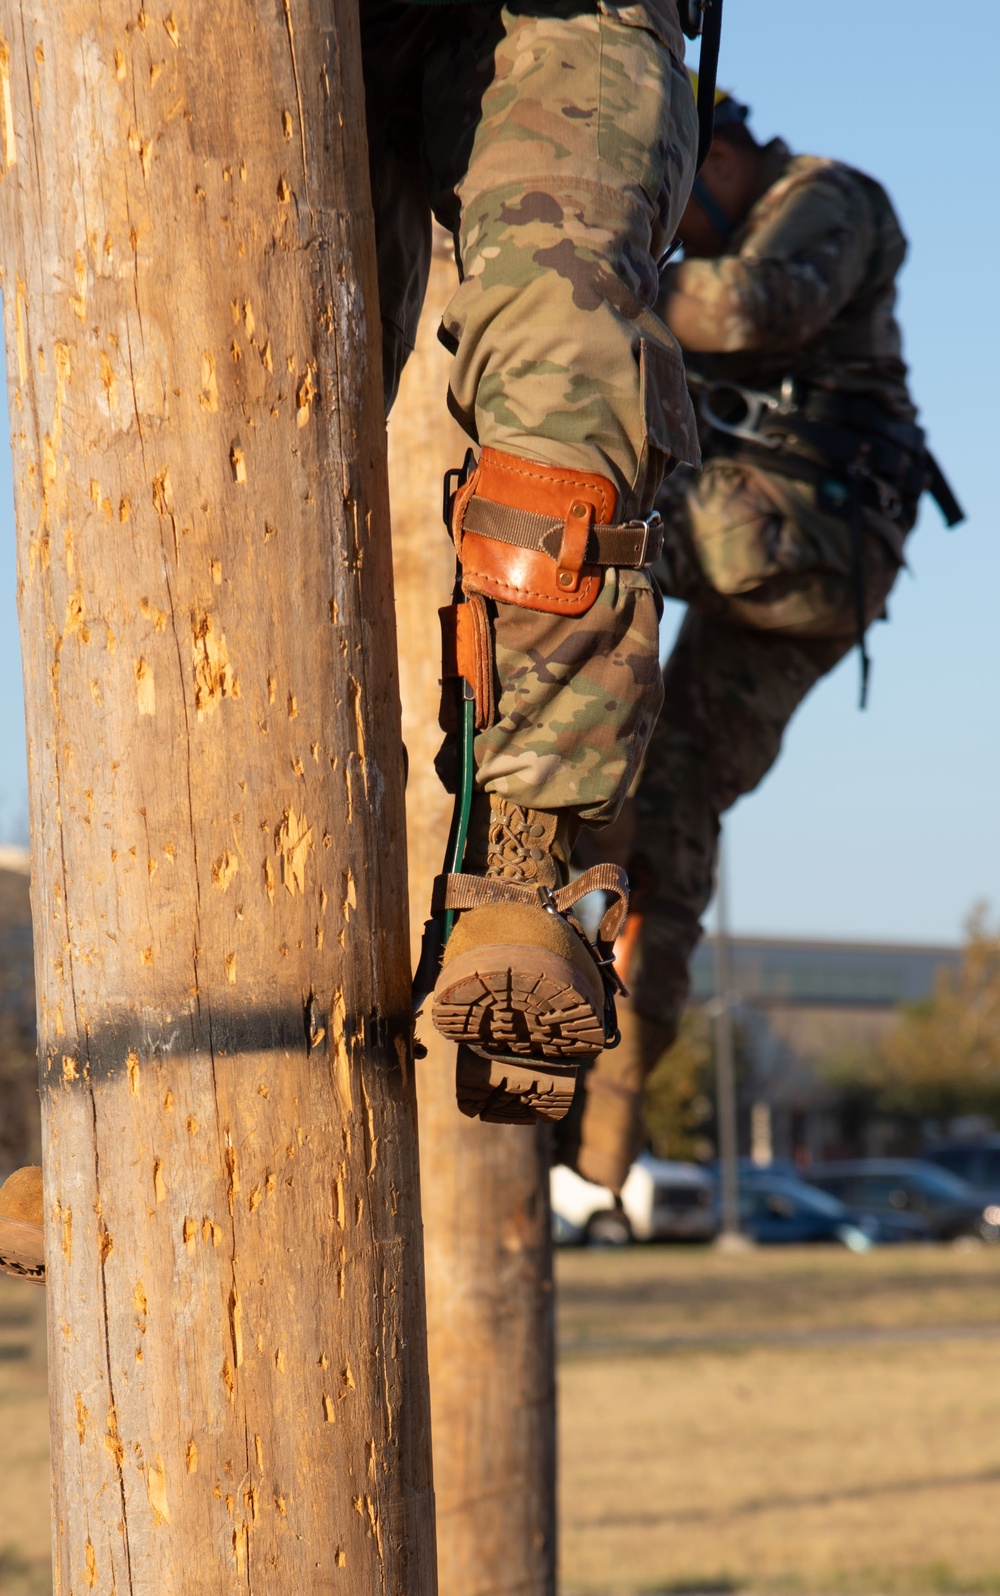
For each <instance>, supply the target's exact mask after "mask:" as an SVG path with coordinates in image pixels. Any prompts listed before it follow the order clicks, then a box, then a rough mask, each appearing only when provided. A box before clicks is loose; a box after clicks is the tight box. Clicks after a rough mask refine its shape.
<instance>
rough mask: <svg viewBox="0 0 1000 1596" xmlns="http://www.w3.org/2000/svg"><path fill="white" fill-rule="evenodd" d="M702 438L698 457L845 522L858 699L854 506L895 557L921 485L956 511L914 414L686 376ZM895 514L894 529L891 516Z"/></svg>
mask: <svg viewBox="0 0 1000 1596" xmlns="http://www.w3.org/2000/svg"><path fill="white" fill-rule="evenodd" d="M689 382H690V384H691V387H692V390H693V393H694V397H695V401H696V404H697V407H698V411H699V415H700V417H701V420H702V423H703V424H704V427H705V429H707V433H708V437H707V439H706V440H705V446H704V451H703V452H704V455H705V459H706V461H708V460H711V459H712V458H713V457H716V458H718V457H723V456H724V457H725V458H726V459H727V460H732V461H734V462H736V463H744V462H745V463H746V464H748V465H755V466H758V467H759V468H760V469H761V470H763V471H770V472H774V473H775V474H776V475H778V476H786V477H790V478H791V479H792V480H794V481H798V482H808V483H810V484H811V485H812V486H813V487H814V488H815V489H816V497H817V503H818V505H819V508H820V509H822V510H824V511H826V512H827V513H829V514H833V515H842V516H844V518H845V519H846V520H848V521H849V523H850V527H851V541H852V574H853V587H854V604H855V622H856V626H857V639H858V648H859V650H860V654H861V708H862V709H863V708H864V706H865V703H866V699H867V690H868V676H869V671H870V660H869V657H868V650H867V646H866V632H867V617H866V606H865V573H864V530H865V527H864V524H863V519H862V511H863V510H864V509H871V510H874V511H875V512H877V514H876V517H875V519H873V520H872V521H870V522H869V523H868V527H869V529H870V530H871V531H873V532H874V533H875V534H876V535H877V536H878V537H879V538H880V539H881V541H882V542H883V543H884V544H885V546H886V547H887V548H888V549H889V551H890V553H891V554H892V555H893V557H894V558H895V559H896V560H897V561H898V562H899V563H900V564H902V563H903V536H904V533H905V532H906V531H908V530H909V525H910V523H911V522H912V519H913V517H914V515H915V513H916V507H917V501H918V500H919V498H920V496H921V494H922V493H924V492H928V493H930V495H931V497H932V498H933V499H934V500H935V502H936V504H937V505H938V508H939V509H940V511H941V514H942V515H943V516H944V519H945V523H946V525H948V526H949V527H951V526H956V525H957V524H958V522H959V521H961V520H963V519H964V513H963V511H962V508H961V505H960V504H959V502H958V500H957V499H956V497H955V494H954V492H953V491H952V489H951V487H950V485H949V483H948V480H947V478H946V477H945V475H944V472H943V471H942V470H941V467H940V466H939V465H938V463H937V461H936V460H935V458H934V456H933V455H932V454H931V452H930V450H929V449H928V447H927V439H926V436H925V434H924V431H923V429H922V428H921V427H918V426H917V424H916V422H912V421H903V420H900V419H899V418H897V417H895V416H892V415H890V414H889V412H888V411H887V410H885V409H884V408H883V407H882V406H881V405H879V404H877V403H876V402H875V401H874V400H871V399H868V398H866V397H865V396H864V395H861V394H858V395H852V394H838V393H827V392H824V391H823V390H821V389H815V388H814V389H809V390H807V391H805V392H803V391H801V390H798V389H797V388H796V385H795V383H794V381H793V380H792V379H791V378H786V379H785V381H784V382H783V383H782V385H781V389H780V392H779V393H777V394H773V393H766V392H760V391H759V390H756V389H753V388H746V387H744V386H743V385H742V384H740V383H737V382H726V381H718V382H710V381H708V380H706V379H703V378H698V377H692V376H689ZM904 520H905V523H906V524H905V525H904V526H903V527H902V528H901V527H900V526H899V525H898V524H897V523H900V522H902V521H904Z"/></svg>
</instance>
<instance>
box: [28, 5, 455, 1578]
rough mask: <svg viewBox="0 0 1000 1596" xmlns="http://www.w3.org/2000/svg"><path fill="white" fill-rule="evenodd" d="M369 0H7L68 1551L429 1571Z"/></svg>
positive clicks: (201, 1566)
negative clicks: (362, 46) (363, 53)
mask: <svg viewBox="0 0 1000 1596" xmlns="http://www.w3.org/2000/svg"><path fill="white" fill-rule="evenodd" d="M355 11H356V8H355V6H354V5H352V4H349V3H347V0H344V3H343V4H341V3H338V4H336V6H334V5H333V4H331V3H330V0H322V3H321V0H284V3H283V5H282V4H273V5H265V6H249V7H248V6H246V5H244V4H241V3H237V0H216V3H215V4H213V5H210V6H207V5H197V4H192V3H189V0H172V3H170V4H167V3H165V4H164V5H163V6H161V7H157V8H155V9H154V10H153V11H145V10H140V9H137V7H136V6H134V5H132V4H130V3H126V0H64V3H59V4H57V3H56V0H26V3H25V4H23V5H18V6H16V5H14V4H13V0H2V4H0V30H2V38H0V151H2V156H3V160H2V166H3V180H2V182H0V240H2V245H3V251H2V264H3V269H4V276H3V292H4V316H5V330H6V346H7V363H8V373H9V382H10V401H11V409H10V413H11V421H12V429H13V439H14V479H15V491H16V501H17V521H18V545H19V580H20V610H21V627H22V640H23V648H24V660H25V677H26V683H27V686H26V694H27V718H28V738H29V747H30V770H31V795H32V796H31V803H32V814H31V824H32V846H33V856H34V885H33V912H34V925H35V937H36V969H37V980H38V991H39V1038H40V1052H41V1059H42V1071H43V1074H42V1080H43V1105H44V1106H43V1115H44V1157H45V1164H46V1209H47V1212H46V1225H47V1230H46V1247H47V1254H48V1293H49V1297H48V1307H49V1326H50V1337H49V1340H50V1354H51V1385H52V1435H53V1453H54V1514H55V1537H54V1538H55V1565H56V1589H57V1590H58V1591H59V1592H60V1593H63V1596H66V1593H69V1592H71V1591H72V1592H76V1593H78V1596H79V1593H80V1592H81V1591H90V1590H95V1591H97V1592H99V1593H101V1596H111V1593H112V1592H115V1591H117V1592H119V1593H124V1592H126V1591H127V1592H131V1593H134V1596H194V1593H195V1592H197V1593H198V1596H205V1593H222V1592H226V1593H228V1592H231V1591H236V1590H241V1591H243V1590H245V1591H247V1592H249V1591H261V1592H265V1591H266V1592H268V1593H269V1596H271V1593H289V1596H292V1593H294V1596H300V1593H302V1592H310V1593H311V1592H321V1591H322V1592H327V1591H344V1592H347V1593H350V1596H369V1593H370V1596H375V1593H376V1592H377V1593H379V1596H385V1593H387V1592H390V1593H392V1596H425V1593H427V1596H431V1593H432V1592H433V1591H434V1588H435V1573H434V1562H435V1559H434V1531H433V1501H432V1495H431V1481H430V1445H429V1440H430V1436H429V1409H428V1395H427V1385H426V1364H425V1339H424V1328H423V1311H422V1301H421V1299H422V1293H423V1269H422V1259H421V1244H420V1215H419V1196H418V1187H417V1160H416V1140H415V1123H414V1102H413V1080H412V1070H411V1066H410V1041H409V1016H408V1008H409V1004H408V987H409V980H408V976H409V969H408V958H407V945H406V924H405V915H404V910H403V905H404V903H405V901H406V900H405V839H404V818H403V783H402V765H401V758H400V738H399V711H398V687H397V679H396V664H395V658H394V646H393V613H392V585H391V571H390V555H389V536H388V505H387V496H386V483H385V452H384V451H385V445H384V429H383V426H382V419H381V393H380V379H379V375H378V372H379V363H378V353H377V349H375V348H374V347H373V340H374V339H375V338H376V337H377V327H378V317H377V313H376V308H375V306H376V288H375V281H374V257H373V249H372V230H371V214H370V202H369V198H368V194H367V166H366V156H365V148H364V134H363V127H364V118H363V114H362V104H361V94H362V88H361V78H360V58H359V47H358V39H357V18H356V15H355Z"/></svg>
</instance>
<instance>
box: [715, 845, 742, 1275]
mask: <svg viewBox="0 0 1000 1596" xmlns="http://www.w3.org/2000/svg"><path fill="white" fill-rule="evenodd" d="M726 885H727V883H726V853H725V848H724V846H723V839H722V837H721V835H720V838H719V857H718V870H717V878H716V894H715V1005H714V1020H715V1108H716V1121H717V1124H718V1127H719V1189H720V1193H721V1197H722V1229H721V1232H720V1236H719V1240H720V1242H721V1244H722V1245H723V1246H725V1245H726V1244H727V1242H729V1241H730V1240H731V1239H732V1238H735V1237H741V1231H740V1188H739V1163H738V1159H739V1146H738V1142H737V1136H736V1082H735V1076H734V1070H733V1014H732V1002H733V993H732V979H731V972H730V959H729V915H728V902H727V892H726Z"/></svg>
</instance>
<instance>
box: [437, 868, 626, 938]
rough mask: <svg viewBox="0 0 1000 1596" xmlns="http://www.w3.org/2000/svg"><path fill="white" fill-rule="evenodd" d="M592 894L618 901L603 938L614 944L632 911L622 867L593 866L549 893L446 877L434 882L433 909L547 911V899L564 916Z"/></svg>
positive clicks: (493, 880)
mask: <svg viewBox="0 0 1000 1596" xmlns="http://www.w3.org/2000/svg"><path fill="white" fill-rule="evenodd" d="M589 892H611V893H613V894H614V895H615V896H614V900H613V902H612V903H611V904H610V905H609V907H608V908H607V909H606V910H605V912H604V917H603V919H602V920H601V928H600V932H599V937H600V940H601V942H606V943H608V944H609V945H610V944H611V943H613V942H614V941H615V940H616V939H617V937H618V934H619V932H620V931H621V928H622V926H623V925H624V924H625V915H626V913H627V911H628V876H627V875H626V874H625V871H624V870H622V868H621V867H620V865H615V864H597V865H591V867H590V869H589V870H585V871H584V872H583V874H582V875H580V876H577V878H576V880H575V881H571V882H569V884H568V885H567V886H565V887H557V888H556V890H555V892H552V893H549V894H547V890H546V889H545V888H544V887H541V888H540V887H530V886H526V885H524V884H522V883H521V882H516V881H505V880H504V879H503V877H502V876H465V875H459V876H456V875H443V876H438V877H437V878H436V880H435V882H434V893H433V897H432V899H431V908H432V910H433V912H434V913H435V914H438V913H440V911H441V910H442V909H482V908H487V907H489V906H490V905H492V904H498V903H522V904H526V905H529V906H531V907H533V908H538V907H539V905H540V906H541V907H542V908H544V907H545V904H546V898H547V896H548V897H549V898H551V901H552V902H553V903H554V904H555V907H556V908H557V909H558V911H559V913H560V914H565V912H566V910H567V909H572V908H573V906H574V905H575V904H577V903H579V902H580V900H581V898H585V897H586V896H587V894H588V893H589Z"/></svg>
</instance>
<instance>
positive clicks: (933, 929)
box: [0, 0, 1000, 941]
mask: <svg viewBox="0 0 1000 1596" xmlns="http://www.w3.org/2000/svg"><path fill="white" fill-rule="evenodd" d="M952 16H953V17H954V22H955V25H954V26H953V27H951V28H949V27H948V26H947V25H946V24H947V23H948V22H949V21H950V19H951V18H952ZM998 62H1000V6H997V5H996V4H995V0H966V3H965V4H964V5H962V6H956V7H954V8H949V7H947V6H943V5H942V4H941V3H940V0H869V3H868V4H867V5H861V6H846V5H844V4H843V0H837V3H834V0H726V14H725V35H724V40H723V50H722V66H721V73H720V77H721V81H722V82H724V83H725V84H726V85H728V86H731V87H732V88H733V90H734V91H735V92H736V93H737V94H738V95H739V96H740V98H742V99H744V100H747V101H749V103H750V104H751V105H752V106H753V111H754V114H753V119H752V125H753V127H754V129H755V131H756V132H757V134H758V136H759V137H770V136H771V135H773V134H775V133H779V132H780V133H781V134H783V136H784V137H786V138H787V139H788V140H789V142H790V143H791V144H792V145H793V147H794V148H795V149H797V150H802V151H807V152H809V153H813V154H823V155H834V156H839V157H841V158H843V159H845V160H847V161H850V162H852V163H853V164H856V165H858V166H861V167H863V168H864V169H866V170H867V171H869V172H871V173H872V175H873V176H875V177H877V178H879V179H880V181H882V182H883V183H884V184H885V185H886V187H887V188H888V190H889V192H890V194H891V195H892V197H893V199H894V201H895V203H896V205H897V208H898V210H899V213H900V216H901V218H902V221H903V225H904V228H905V230H906V232H907V234H908V236H909V239H910V244H911V253H910V259H909V262H908V264H907V266H906V268H905V271H904V274H903V279H902V294H901V318H902V321H903V327H904V332H905V336H906V350H907V356H908V359H909V361H910V363H911V367H912V374H913V387H914V392H915V394H916V397H917V400H918V402H919V404H920V406H921V410H922V416H923V421H924V424H925V426H926V427H927V428H928V430H929V432H930V435H931V439H932V442H933V446H934V448H935V451H936V452H937V454H938V456H939V458H940V459H941V461H942V462H943V463H944V465H945V467H946V470H947V471H948V473H949V475H950V476H951V479H952V481H953V483H954V485H955V488H956V490H957V492H958V494H959V497H960V498H961V499H962V501H963V502H964V504H965V507H966V509H967V511H968V512H969V521H968V523H967V524H966V525H965V526H963V527H961V528H959V529H958V530H957V531H956V532H953V533H948V532H946V531H945V530H944V527H943V525H942V524H941V520H940V517H939V515H938V513H937V510H936V508H935V507H934V506H933V505H932V504H931V503H929V502H926V503H925V506H924V510H923V513H922V515H921V519H920V523H919V526H918V529H917V532H916V534H915V535H914V538H913V539H912V540H911V567H912V569H911V573H910V574H909V575H906V574H904V576H903V577H902V578H901V581H900V583H899V585H898V587H897V590H896V593H895V594H894V596H893V598H892V601H891V609H892V621H891V624H890V625H888V626H877V627H875V628H874V629H873V631H872V633H871V650H872V654H873V658H874V672H873V678H872V686H871V694H870V707H869V709H868V710H867V711H866V712H865V713H864V714H859V713H858V711H857V709H856V702H857V662H856V659H855V658H854V657H853V656H852V657H850V658H848V660H847V661H846V662H845V663H844V664H843V665H842V666H841V668H840V669H839V670H838V671H837V672H835V673H834V675H833V676H832V677H831V678H830V679H829V680H828V681H827V682H825V683H823V684H822V686H821V687H819V688H818V689H817V691H816V692H815V693H814V694H813V696H812V698H810V699H809V700H808V702H807V703H806V705H805V706H804V708H803V709H802V710H801V712H800V714H799V717H798V719H797V720H796V721H795V722H794V723H793V725H792V727H791V730H790V732H789V735H788V738H787V740H786V748H785V752H784V754H783V756H782V759H781V761H780V762H779V764H778V766H777V768H776V769H775V771H774V772H773V773H772V774H771V776H770V777H769V778H768V779H767V780H766V781H765V783H764V784H763V785H762V787H761V788H760V789H759V790H758V792H756V793H755V794H753V795H752V796H751V797H749V798H748V799H746V800H744V802H743V803H742V804H741V805H739V807H738V808H737V810H736V811H735V813H734V815H733V817H732V819H731V822H730V823H729V827H728V837H729V858H730V914H731V918H732V922H733V925H734V927H735V928H736V929H739V930H744V931H759V932H768V933H773V934H785V933H789V934H791V933H809V934H813V935H818V936H864V937H872V938H880V937H893V938H901V939H908V940H917V941H919V940H932V941H938V940H941V941H950V940H953V939H955V938H956V937H958V936H959V935H960V933H961V927H962V923H963V921H964V919H965V917H966V915H967V914H968V912H969V910H970V909H971V907H972V905H973V904H974V903H975V902H976V901H977V900H984V899H985V900H987V901H989V902H991V903H992V904H993V906H994V910H995V911H1000V845H998V839H997V832H998V825H1000V803H998V789H1000V738H998V730H1000V714H998V707H997V702H998V692H1000V626H998V622H997V616H998V611H1000V534H998V529H997V525H996V520H997V509H996V501H997V496H998V495H997V491H996V486H995V484H998V485H1000V446H998V438H997V433H998V422H1000V403H998V397H1000V381H998V371H997V367H998V362H1000V348H998V336H997V330H996V329H997V313H996V297H997V282H998V277H1000V221H998V208H997V196H998V185H997V175H996V166H995V158H996V151H997V149H998V145H1000V133H998V128H997V101H998V98H1000V91H998ZM14 592H15V579H14V533H13V507H12V493H11V482H10V461H9V452H8V451H7V450H2V451H0V681H2V684H3V688H2V691H0V841H9V840H12V839H17V840H20V837H21V835H22V834H23V828H24V825H25V818H24V817H25V814H26V794H25V788H26V775H25V759H24V728H23V718H22V711H21V686H20V665H19V656H18V643H17V630H16V613H15V600H14ZM670 608H671V609H673V608H674V607H673V606H671V607H670ZM668 613H669V612H668Z"/></svg>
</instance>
